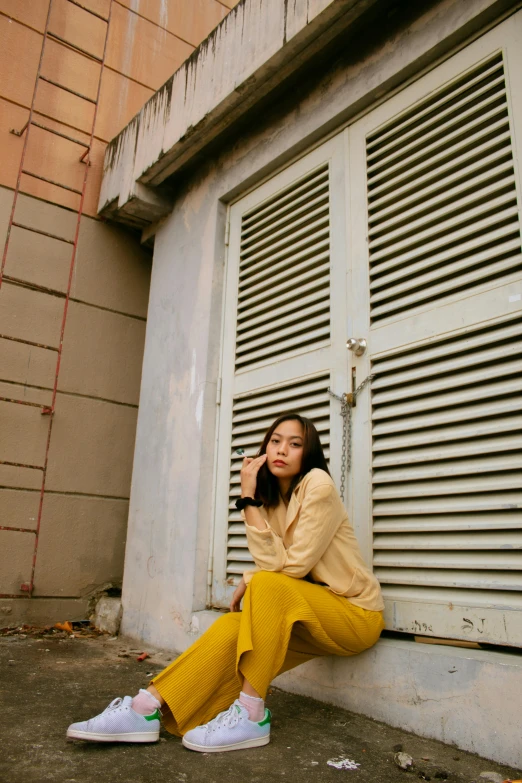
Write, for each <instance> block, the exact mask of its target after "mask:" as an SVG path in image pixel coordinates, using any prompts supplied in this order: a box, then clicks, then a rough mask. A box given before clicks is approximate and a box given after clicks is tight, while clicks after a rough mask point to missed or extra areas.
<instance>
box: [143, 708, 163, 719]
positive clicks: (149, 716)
mask: <svg viewBox="0 0 522 783" xmlns="http://www.w3.org/2000/svg"><path fill="white" fill-rule="evenodd" d="M143 717H144V718H145V720H159V719H160V717H161V715H160V711H159V710H156V711H155V712H153V713H152V715H144V716H143Z"/></svg>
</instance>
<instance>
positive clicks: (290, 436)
mask: <svg viewBox="0 0 522 783" xmlns="http://www.w3.org/2000/svg"><path fill="white" fill-rule="evenodd" d="M303 435H304V433H303V425H302V424H301V422H300V421H294V420H293V419H289V420H287V421H283V422H281V424H278V426H277V427H276V429H275V430H274V432H273V433H272V437H271V438H270V440H269V441H268V443H267V446H266V455H267V460H266V464H267V467H268V470H269V471H270V473H272V474H273V475H274V476H275V477H276V478H277V479H279V480H283V481H284V480H285V479H286V480H291V479H293V477H294V476H297V475H298V473H300V472H301V462H302V458H303Z"/></svg>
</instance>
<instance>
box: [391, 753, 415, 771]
mask: <svg viewBox="0 0 522 783" xmlns="http://www.w3.org/2000/svg"><path fill="white" fill-rule="evenodd" d="M393 760H394V761H395V763H396V764H397V766H398V767H400V768H401V769H408V767H412V766H413V759H412V757H411V756H410V755H409V753H403V752H402V751H400V752H399V753H396V754H395V756H394V757H393Z"/></svg>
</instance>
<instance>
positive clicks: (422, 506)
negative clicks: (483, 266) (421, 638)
mask: <svg viewBox="0 0 522 783" xmlns="http://www.w3.org/2000/svg"><path fill="white" fill-rule="evenodd" d="M517 356H522V318H520V317H519V318H516V319H511V320H510V321H504V322H503V323H498V324H495V325H490V326H488V327H482V328H476V329H474V330H472V331H471V330H470V331H468V332H467V333H465V334H461V335H457V336H454V337H451V338H445V339H439V340H438V341H437V342H436V343H431V344H429V345H426V346H424V347H418V348H415V349H409V350H403V351H401V352H397V353H395V354H394V355H393V356H390V357H387V358H383V359H382V360H379V359H377V360H374V362H373V372H374V373H375V375H376V378H375V382H374V383H375V386H376V390H375V394H374V397H373V400H372V405H373V421H374V425H373V438H374V444H373V452H374V459H373V514H374V567H375V572H376V574H377V576H378V578H379V579H380V581H381V583H382V584H383V588H384V593H385V595H388V596H393V597H394V598H397V596H398V595H399V593H397V587H398V586H400V585H416V586H417V600H422V596H423V591H425V592H426V601H428V602H429V601H430V600H432V598H433V596H432V590H433V588H435V587H440V588H449V587H457V588H466V589H473V590H476V591H480V596H479V599H478V600H479V603H480V602H482V603H483V604H484V605H486V604H487V603H488V602H489V603H494V601H495V599H494V597H492V591H497V590H519V591H522V395H521V384H520V377H521V376H520V365H517V366H514V362H513V357H517ZM472 367H474V368H477V370H479V371H480V375H479V376H477V373H476V372H475V371H473V370H468V368H472ZM517 367H518V369H517ZM406 368H407V369H406ZM459 370H463V371H462V372H459ZM453 380H454V382H455V383H454V387H455V388H453V387H452V381H453ZM442 381H443V383H441V382H442ZM440 388H443V389H444V391H443V393H439V389H440ZM396 399H398V400H400V402H399V403H396V402H395V400H396ZM459 531H460V532H459ZM451 600H454V599H451Z"/></svg>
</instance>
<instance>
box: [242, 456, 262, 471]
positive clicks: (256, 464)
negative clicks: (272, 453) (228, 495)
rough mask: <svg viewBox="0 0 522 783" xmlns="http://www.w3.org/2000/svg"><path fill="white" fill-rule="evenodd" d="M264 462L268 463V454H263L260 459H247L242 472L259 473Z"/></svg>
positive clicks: (244, 461)
mask: <svg viewBox="0 0 522 783" xmlns="http://www.w3.org/2000/svg"><path fill="white" fill-rule="evenodd" d="M264 462H266V454H261V456H260V457H245V459H244V460H243V466H242V468H241V472H243V471H245V472H248V473H257V471H258V470H259V468H260V467H261V465H262V464H263V463H264Z"/></svg>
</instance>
